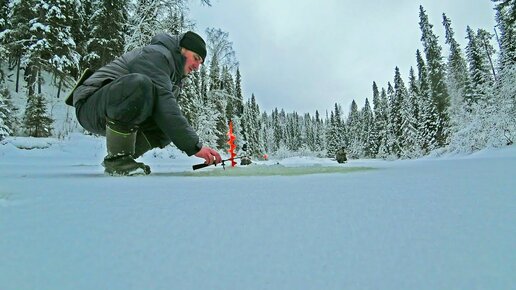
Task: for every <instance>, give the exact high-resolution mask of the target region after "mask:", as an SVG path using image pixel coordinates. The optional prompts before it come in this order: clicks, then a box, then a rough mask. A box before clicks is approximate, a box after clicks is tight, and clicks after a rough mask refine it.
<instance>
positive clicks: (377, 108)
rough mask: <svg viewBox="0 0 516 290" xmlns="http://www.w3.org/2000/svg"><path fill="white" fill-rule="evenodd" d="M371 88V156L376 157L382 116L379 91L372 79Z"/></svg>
mask: <svg viewBox="0 0 516 290" xmlns="http://www.w3.org/2000/svg"><path fill="white" fill-rule="evenodd" d="M372 89H373V116H374V132H375V134H374V136H373V137H374V141H373V142H374V147H373V148H372V150H373V157H377V155H378V149H379V147H380V143H381V142H382V140H381V139H382V137H381V135H380V132H381V131H382V125H383V116H382V110H381V103H380V91H379V90H378V85H377V84H376V82H374V81H373V85H372Z"/></svg>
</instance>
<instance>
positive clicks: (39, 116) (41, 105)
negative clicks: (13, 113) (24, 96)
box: [23, 94, 54, 137]
mask: <svg viewBox="0 0 516 290" xmlns="http://www.w3.org/2000/svg"><path fill="white" fill-rule="evenodd" d="M53 122H54V120H52V119H51V118H50V117H49V116H48V113H47V103H46V100H45V97H44V96H43V94H36V95H29V98H28V100H27V107H26V108H25V115H24V117H23V127H24V128H25V133H26V134H27V135H28V136H31V137H49V136H51V135H52V123H53Z"/></svg>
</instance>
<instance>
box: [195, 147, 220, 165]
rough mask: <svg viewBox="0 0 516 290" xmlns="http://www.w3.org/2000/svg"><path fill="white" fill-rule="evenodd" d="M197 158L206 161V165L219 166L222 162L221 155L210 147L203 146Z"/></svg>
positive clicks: (196, 154)
mask: <svg viewBox="0 0 516 290" xmlns="http://www.w3.org/2000/svg"><path fill="white" fill-rule="evenodd" d="M195 156H197V157H199V158H202V159H204V164H217V163H220V162H222V158H221V157H220V154H219V153H218V152H217V151H215V150H213V149H211V148H210V147H206V146H203V147H202V148H201V150H199V152H197V153H195Z"/></svg>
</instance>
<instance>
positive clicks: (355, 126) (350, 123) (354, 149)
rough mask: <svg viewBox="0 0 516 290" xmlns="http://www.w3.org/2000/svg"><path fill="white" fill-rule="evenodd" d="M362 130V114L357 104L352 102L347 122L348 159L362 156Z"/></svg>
mask: <svg viewBox="0 0 516 290" xmlns="http://www.w3.org/2000/svg"><path fill="white" fill-rule="evenodd" d="M360 129H361V128H360V113H359V111H358V106H357V103H356V102H355V100H353V101H351V106H350V109H349V115H348V118H347V120H346V136H347V143H346V144H347V146H346V149H347V150H346V152H347V153H348V158H352V159H358V158H360V157H361V156H362V147H363V144H362V140H360V133H361V130H360Z"/></svg>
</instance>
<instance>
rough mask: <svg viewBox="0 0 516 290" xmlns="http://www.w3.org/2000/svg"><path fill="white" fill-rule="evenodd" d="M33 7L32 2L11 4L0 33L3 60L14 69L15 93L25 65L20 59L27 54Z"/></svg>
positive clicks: (33, 14) (28, 0) (33, 12)
mask: <svg viewBox="0 0 516 290" xmlns="http://www.w3.org/2000/svg"><path fill="white" fill-rule="evenodd" d="M34 5H35V1H34V0H27V1H14V2H12V3H11V5H10V6H9V11H8V15H7V20H8V21H7V23H6V30H4V31H2V32H1V33H0V40H1V42H2V43H3V47H4V49H5V51H6V52H7V55H6V56H5V58H8V62H9V67H10V68H14V67H16V86H15V91H16V92H18V91H19V88H20V86H21V84H20V79H21V70H22V69H24V68H25V66H26V63H27V62H26V61H23V59H22V58H23V57H24V56H25V55H26V54H27V50H28V45H29V41H30V39H31V35H32V32H31V31H30V30H29V28H30V23H29V22H30V21H31V20H32V19H34V18H36V15H35V11H34V9H33V7H34Z"/></svg>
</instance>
